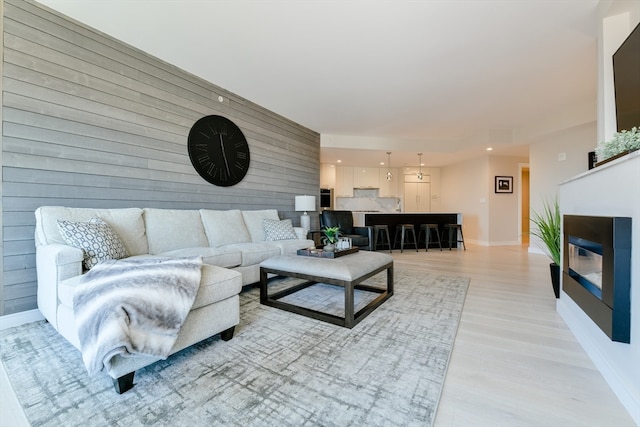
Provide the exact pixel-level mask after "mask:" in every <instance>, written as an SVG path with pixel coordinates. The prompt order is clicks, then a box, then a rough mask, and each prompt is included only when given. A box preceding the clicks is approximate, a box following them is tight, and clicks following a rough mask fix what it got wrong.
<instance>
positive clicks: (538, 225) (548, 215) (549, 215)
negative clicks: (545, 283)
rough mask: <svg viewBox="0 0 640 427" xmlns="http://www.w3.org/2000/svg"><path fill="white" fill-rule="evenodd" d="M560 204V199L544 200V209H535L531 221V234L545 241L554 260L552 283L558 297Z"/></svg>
mask: <svg viewBox="0 0 640 427" xmlns="http://www.w3.org/2000/svg"><path fill="white" fill-rule="evenodd" d="M560 221H561V216H560V206H559V205H558V199H557V198H556V199H554V201H553V202H547V201H543V204H542V211H541V212H536V211H533V217H532V218H531V222H532V223H533V225H534V226H535V228H534V229H533V230H531V234H533V235H534V236H536V237H537V238H538V239H540V240H541V241H542V243H544V245H545V247H546V253H547V255H548V256H549V257H550V258H551V261H553V262H552V263H551V265H550V269H551V283H552V285H553V291H554V293H555V295H556V298H558V297H559V296H560Z"/></svg>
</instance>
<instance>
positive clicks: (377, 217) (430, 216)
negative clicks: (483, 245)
mask: <svg viewBox="0 0 640 427" xmlns="http://www.w3.org/2000/svg"><path fill="white" fill-rule="evenodd" d="M364 223H365V225H371V226H373V225H388V226H389V237H390V238H391V242H392V243H393V242H394V239H395V236H396V227H397V225H398V224H413V228H414V230H415V232H416V238H418V237H419V234H420V224H437V225H438V231H439V232H440V238H441V240H442V247H443V248H449V240H448V239H449V236H448V235H446V236H445V234H444V225H445V224H457V223H458V214H456V213H411V212H406V213H375V214H365V216H364ZM456 240H457V239H456V236H454V239H453V242H452V244H451V247H452V248H457V247H458V242H457V241H456ZM424 242H425V238H424V235H423V236H422V237H420V240H419V241H418V248H422V249H424V248H425V246H424ZM411 247H413V245H411ZM434 247H435V248H437V247H438V244H437V243H434V242H433V239H431V242H430V245H429V249H432V248H434ZM394 249H399V247H396V246H394ZM405 249H407V247H406V243H405Z"/></svg>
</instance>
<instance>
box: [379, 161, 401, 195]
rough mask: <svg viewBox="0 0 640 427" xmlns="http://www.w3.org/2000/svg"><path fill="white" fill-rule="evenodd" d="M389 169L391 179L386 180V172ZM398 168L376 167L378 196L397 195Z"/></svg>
mask: <svg viewBox="0 0 640 427" xmlns="http://www.w3.org/2000/svg"><path fill="white" fill-rule="evenodd" d="M389 170H391V179H390V180H387V172H389ZM399 180H400V175H398V169H393V168H392V169H388V168H378V181H379V183H380V187H379V188H380V192H379V193H378V194H379V196H380V197H398V181H399Z"/></svg>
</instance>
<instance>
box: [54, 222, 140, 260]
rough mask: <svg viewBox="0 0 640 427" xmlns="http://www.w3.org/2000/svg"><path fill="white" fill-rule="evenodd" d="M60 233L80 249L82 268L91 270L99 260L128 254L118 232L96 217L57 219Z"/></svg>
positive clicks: (117, 257)
mask: <svg viewBox="0 0 640 427" xmlns="http://www.w3.org/2000/svg"><path fill="white" fill-rule="evenodd" d="M58 228H59V229H60V234H61V235H62V238H63V239H64V240H65V242H66V243H67V244H68V245H69V246H74V247H76V248H80V249H82V252H83V260H82V263H83V265H84V268H86V269H87V270H91V269H92V268H93V267H95V266H96V264H98V263H99V262H100V261H104V260H108V259H122V258H126V257H127V256H129V254H128V252H127V249H126V248H125V247H124V244H123V243H122V240H120V237H118V234H117V233H116V232H115V231H114V230H113V229H112V228H111V227H110V226H109V224H107V223H106V222H104V221H103V220H101V219H100V218H97V217H93V218H91V219H90V220H89V221H87V222H74V221H66V220H58Z"/></svg>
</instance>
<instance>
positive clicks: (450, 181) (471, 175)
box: [440, 156, 493, 244]
mask: <svg viewBox="0 0 640 427" xmlns="http://www.w3.org/2000/svg"><path fill="white" fill-rule="evenodd" d="M488 176H489V157H488V156H485V157H482V158H478V159H472V160H468V161H466V162H461V163H456V164H454V165H450V166H446V167H444V168H442V170H441V175H440V178H441V182H442V191H441V194H440V199H441V207H442V211H449V212H460V213H462V224H463V231H464V239H465V241H467V242H470V243H471V242H472V243H479V244H487V242H488V241H489V226H488V224H489V183H488V178H487V177H488ZM492 185H493V184H492Z"/></svg>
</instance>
